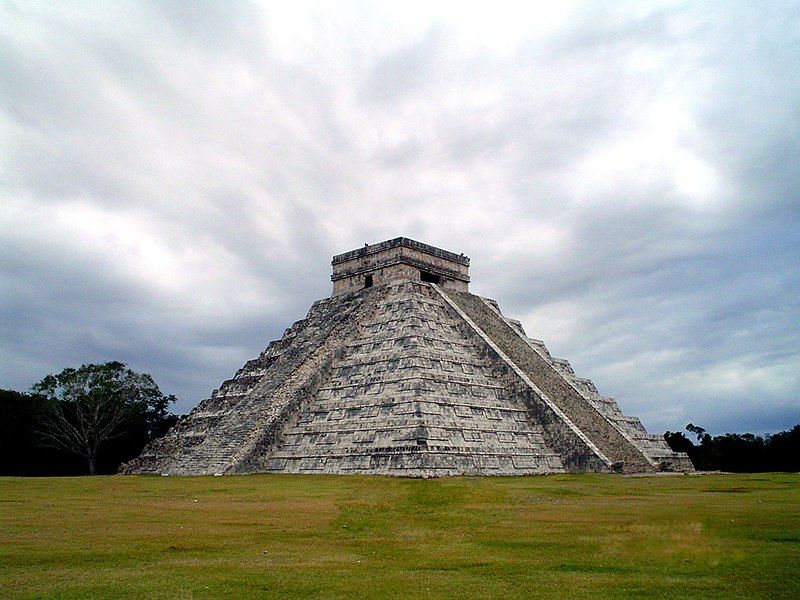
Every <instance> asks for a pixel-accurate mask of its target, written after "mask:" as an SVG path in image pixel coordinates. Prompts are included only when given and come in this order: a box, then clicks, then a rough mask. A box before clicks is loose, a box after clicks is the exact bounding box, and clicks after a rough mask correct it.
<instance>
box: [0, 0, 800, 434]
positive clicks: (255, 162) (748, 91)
mask: <svg viewBox="0 0 800 600" xmlns="http://www.w3.org/2000/svg"><path fill="white" fill-rule="evenodd" d="M798 31H800V10H798V7H797V6H796V5H793V4H787V5H781V6H778V5H770V6H769V7H766V8H763V7H755V6H753V5H751V4H748V3H724V4H722V3H719V4H717V3H711V4H708V3H705V4H699V5H698V4H695V3H683V2H647V3H642V2H635V3H615V4H613V5H612V4H602V3H601V4H598V3H583V2H569V3H552V2H548V3H545V2H537V3H530V2H526V3H521V2H508V3H499V4H498V3H493V4H492V5H485V4H480V3H473V4H470V3H467V4H464V3H457V4H456V3H436V4H434V5H431V4H430V3H423V2H411V3H400V4H398V3H361V2H342V3H336V4H324V5H318V4H314V3H303V4H298V3H295V4H291V5H290V4H285V3H282V4H278V3H271V2H269V3H260V4H247V3H239V4H229V3H213V2H208V3H192V4H186V3H180V2H176V3H163V2H154V3H144V2H137V3H130V4H119V3H115V4H102V3H100V4H97V3H77V4H71V3H59V4H57V5H56V4H52V3H30V2H26V3H24V4H23V3H17V2H6V3H4V4H1V5H0V123H2V125H0V203H2V204H0V258H2V260H3V264H2V267H0V282H2V285H3V292H4V294H3V300H2V302H1V303H0V318H2V319H3V321H4V331H8V332H9V333H8V335H7V336H6V338H5V339H4V340H3V343H2V344H0V385H4V386H9V387H18V388H24V387H27V386H28V385H29V384H30V383H32V382H33V381H35V380H36V379H38V378H39V377H41V376H43V375H44V374H45V373H46V372H50V371H56V370H58V369H60V368H62V367H64V366H67V365H69V364H75V363H79V362H84V361H88V360H102V359H110V358H118V359H122V360H128V361H131V362H132V363H135V365H136V366H137V367H138V368H141V369H144V370H149V371H152V372H153V373H154V374H155V375H156V377H157V379H158V380H159V381H160V382H161V383H162V385H163V386H164V387H165V388H166V389H167V390H168V391H170V392H176V393H178V394H179V395H180V396H182V398H183V399H182V404H181V405H180V408H181V409H184V410H185V409H187V408H189V407H190V406H191V405H192V404H193V403H194V402H196V401H198V400H199V399H201V398H202V397H203V396H205V395H207V394H208V393H209V392H210V390H211V388H213V387H214V385H217V384H218V383H219V382H221V381H222V380H223V379H224V378H226V377H228V376H229V375H230V374H231V373H232V372H233V371H234V370H235V369H236V368H238V366H240V364H239V363H241V362H243V360H244V359H246V358H247V357H249V356H253V355H255V354H256V353H257V352H259V351H260V350H261V348H262V347H263V346H265V345H266V343H267V341H268V339H269V338H270V337H274V336H276V335H279V333H280V331H281V330H282V329H283V328H284V327H286V326H288V325H289V324H290V323H291V321H292V320H293V319H296V318H299V317H302V316H303V314H304V313H305V310H306V309H307V308H308V306H309V305H310V303H311V301H312V300H314V299H316V298H317V297H321V296H324V295H326V294H327V293H328V290H329V281H328V269H329V265H328V261H329V258H330V255H331V254H334V253H337V252H341V251H344V250H347V249H350V248H352V247H357V246H360V245H361V244H363V243H364V242H375V241H379V240H381V239H386V238H389V237H394V236H397V235H407V236H410V237H416V238H418V239H422V240H424V241H427V242H430V243H434V244H437V245H441V246H444V247H447V248H449V249H452V250H455V251H456V252H465V253H467V254H469V255H471V256H472V258H473V263H472V265H473V268H472V273H473V288H474V289H475V291H477V292H479V293H482V294H486V295H491V296H494V297H496V298H497V299H498V300H500V302H501V305H502V306H503V307H504V309H505V311H506V313H508V314H510V315H511V316H517V317H522V318H523V320H524V321H525V323H526V325H527V328H528V330H529V332H530V333H531V335H533V336H535V337H542V338H544V339H545V341H546V342H547V343H548V345H549V346H550V347H551V348H552V349H553V350H554V351H555V352H556V353H557V354H563V355H566V357H567V358H570V359H571V360H572V361H573V363H574V364H575V365H576V367H577V368H579V370H580V373H581V374H583V375H586V376H590V377H594V378H595V379H597V382H598V385H600V387H601V392H604V393H617V395H618V396H620V399H621V401H622V402H623V406H624V407H625V408H626V409H628V410H629V412H632V413H634V414H636V413H637V412H641V416H642V417H643V418H644V420H645V423H646V424H647V425H648V426H649V427H650V429H652V430H654V431H659V430H661V429H665V428H672V429H676V428H679V427H682V426H683V424H684V423H682V421H683V420H684V418H686V417H688V418H689V420H692V421H694V422H700V423H701V424H703V425H704V426H706V427H708V428H709V429H712V430H713V429H714V427H735V428H738V429H747V428H756V427H762V428H767V427H783V426H789V425H791V424H793V423H791V422H790V421H791V420H792V419H794V418H796V416H797V413H798V399H797V398H794V397H793V396H792V389H796V378H793V375H792V371H791V369H792V365H795V364H796V360H797V356H798V355H797V348H798V344H797V342H798V333H797V325H796V323H797V322H800V308H799V307H798V303H797V297H798V295H797V289H798V278H797V275H796V263H797V260H798V258H800V257H798V248H799V247H800V239H798V234H797V231H798V227H797V223H798V216H799V215H798V210H797V206H798V205H797V198H798V190H799V189H800V177H798V174H797V170H796V165H795V164H794V163H795V161H794V160H793V157H794V156H796V155H797V153H798V150H799V149H800V121H798V117H797V112H796V107H797V104H798V100H800V97H799V96H800V92H798V90H800V80H799V79H800V78H799V77H798V75H797V74H795V73H794V72H793V71H792V70H791V69H788V68H787V67H786V65H788V64H792V62H793V60H794V49H796V46H797V43H798V33H797V32H798ZM776 357H777V358H776ZM711 381H713V382H715V383H714V384H710V383H709V382H711ZM793 386H794V388H793ZM762 388H763V389H766V390H767V391H768V393H767V394H766V395H765V396H764V397H765V398H768V400H765V403H762V404H758V402H755V401H754V400H753V397H754V396H756V395H758V393H759V389H762ZM723 406H724V410H725V418H722V417H721V416H720V413H721V411H720V407H723ZM754 406H757V407H759V408H758V410H756V409H754V408H753V407H754ZM759 410H760V412H758V411H759ZM676 420H677V421H676Z"/></svg>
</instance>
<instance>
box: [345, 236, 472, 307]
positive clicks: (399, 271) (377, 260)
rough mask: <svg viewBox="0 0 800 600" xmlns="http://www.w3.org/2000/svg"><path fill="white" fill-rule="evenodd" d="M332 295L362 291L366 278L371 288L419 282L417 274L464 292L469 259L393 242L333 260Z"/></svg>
mask: <svg viewBox="0 0 800 600" xmlns="http://www.w3.org/2000/svg"><path fill="white" fill-rule="evenodd" d="M332 265H333V274H332V275H331V280H332V281H333V295H334V296H337V295H339V294H346V293H352V292H356V291H358V290H360V289H363V288H364V287H365V277H366V276H368V275H369V276H371V277H372V279H373V284H374V285H381V284H385V283H390V282H395V281H401V280H406V281H420V272H421V271H426V272H429V273H431V274H434V275H437V276H439V277H441V281H440V285H441V286H442V287H445V288H448V289H454V290H458V291H463V292H466V291H468V289H469V288H468V286H469V258H467V257H466V256H463V255H460V256H459V255H456V254H453V253H452V252H447V251H446V250H442V249H440V248H436V247H434V246H428V245H427V244H422V243H420V242H416V241H414V240H409V239H407V238H396V239H394V240H388V241H387V242H382V243H380V244H374V245H372V246H365V247H364V248H360V249H358V250H353V251H351V252H346V253H344V254H340V255H337V256H334V257H333V261H332Z"/></svg>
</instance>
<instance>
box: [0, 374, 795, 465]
mask: <svg viewBox="0 0 800 600" xmlns="http://www.w3.org/2000/svg"><path fill="white" fill-rule="evenodd" d="M174 402H175V396H171V395H170V396H167V395H165V394H163V393H162V392H161V390H160V389H159V387H158V385H157V384H156V382H155V381H154V380H153V378H152V377H151V376H150V375H148V374H147V373H142V374H140V373H136V372H135V371H133V370H131V369H129V368H128V367H127V366H126V365H125V364H123V363H121V362H117V361H112V362H107V363H103V364H99V365H97V364H89V365H81V366H80V367H78V368H67V369H64V370H63V371H61V372H60V373H58V374H57V375H48V376H47V377H45V378H44V379H42V380H41V381H40V382H39V383H37V384H36V385H34V386H33V387H32V388H31V390H30V392H28V393H23V392H17V391H13V390H2V389H0V475H38V476H46V475H80V474H85V473H89V474H95V473H116V472H117V470H118V469H119V467H120V465H121V464H122V463H124V462H127V461H129V460H131V459H133V458H136V457H137V456H138V455H139V454H140V453H141V451H142V450H143V449H144V447H145V445H146V444H147V443H149V442H150V441H152V440H154V439H156V438H158V437H161V436H163V435H164V434H165V433H166V432H167V431H168V430H169V428H170V427H172V425H174V424H175V422H176V421H177V419H178V417H177V416H176V415H174V414H171V413H170V412H169V410H168V409H169V406H170V405H171V404H172V403H174ZM686 430H687V431H688V432H690V433H691V434H692V435H693V436H695V437H696V439H697V442H696V443H695V442H693V441H692V440H691V439H689V438H688V437H687V436H686V435H685V434H684V433H682V432H678V431H676V432H672V431H667V432H666V433H665V434H664V439H665V440H666V441H667V443H668V444H669V446H670V447H671V448H672V449H673V450H675V451H678V452H686V453H687V454H688V455H689V457H690V458H691V459H692V463H693V464H694V467H695V469H697V470H699V471H717V470H718V471H732V472H740V473H745V472H760V471H800V425H796V426H795V427H794V428H793V429H791V430H789V431H783V432H781V433H776V434H773V435H768V436H765V437H760V436H756V435H753V434H751V433H743V434H738V433H726V434H724V435H717V436H711V435H710V434H709V433H708V432H707V431H706V430H705V429H703V428H702V427H699V426H696V425H694V424H692V423H689V425H687V426H686Z"/></svg>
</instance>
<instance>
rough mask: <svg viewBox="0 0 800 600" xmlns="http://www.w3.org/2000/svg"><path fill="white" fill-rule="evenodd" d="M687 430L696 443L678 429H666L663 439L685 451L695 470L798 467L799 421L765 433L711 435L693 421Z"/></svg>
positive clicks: (799, 450)
mask: <svg viewBox="0 0 800 600" xmlns="http://www.w3.org/2000/svg"><path fill="white" fill-rule="evenodd" d="M686 430H687V431H688V432H690V433H691V434H692V435H693V436H694V437H696V439H697V443H695V442H693V441H692V440H691V439H689V438H688V437H687V436H686V435H685V434H684V433H681V432H680V431H667V432H666V433H665V434H664V439H665V440H666V441H667V444H669V446H670V448H672V449H673V450H675V451H677V452H686V453H687V454H688V455H689V458H691V459H692V464H693V465H694V468H695V469H697V470H698V471H728V472H734V473H760V472H766V471H792V472H797V471H800V425H795V426H794V427H793V428H792V429H790V430H789V431H781V432H780V433H775V434H772V435H767V436H764V437H761V436H757V435H753V434H752V433H725V434H723V435H716V436H711V435H710V434H709V433H708V432H707V431H706V430H705V429H703V428H702V427H700V426H698V425H694V424H693V423H689V424H688V425H687V426H686Z"/></svg>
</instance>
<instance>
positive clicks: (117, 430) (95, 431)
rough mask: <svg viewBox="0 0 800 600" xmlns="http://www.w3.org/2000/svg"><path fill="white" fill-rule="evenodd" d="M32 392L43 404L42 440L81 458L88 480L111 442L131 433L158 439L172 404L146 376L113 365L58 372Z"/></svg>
mask: <svg viewBox="0 0 800 600" xmlns="http://www.w3.org/2000/svg"><path fill="white" fill-rule="evenodd" d="M32 392H33V393H34V394H36V395H38V396H40V397H41V398H42V399H44V401H45V409H44V411H43V414H42V418H41V421H40V424H39V433H40V435H41V437H42V439H43V441H44V442H45V443H47V444H49V445H51V446H53V447H55V448H58V449H60V450H64V451H66V452H71V453H73V454H76V455H78V456H81V457H83V458H84V459H85V460H86V462H87V464H88V468H89V473H90V474H92V475H93V474H95V473H96V472H97V464H98V454H99V452H100V450H101V448H102V447H104V446H105V445H106V444H107V443H108V442H110V441H111V440H114V439H117V438H120V437H122V436H125V435H126V434H128V433H129V432H130V431H131V430H133V429H137V428H138V429H139V430H141V429H142V428H143V429H144V435H145V437H146V438H147V439H152V438H153V437H157V435H159V434H163V429H164V423H165V421H167V420H168V417H169V415H168V412H167V408H168V407H169V405H170V404H171V403H173V402H174V401H175V396H171V395H170V396H165V395H164V394H163V393H162V392H161V390H160V389H159V388H158V385H156V383H155V381H153V378H152V377H151V376H150V375H148V374H146V373H141V374H140V373H136V372H135V371H132V370H131V369H128V368H127V367H126V366H125V365H124V364H123V363H121V362H117V361H112V362H107V363H103V364H100V365H95V364H90V365H81V366H80V367H78V368H77V369H73V368H68V369H64V370H63V371H61V373H59V374H58V375H48V376H47V377H45V378H44V379H42V380H41V381H40V382H39V383H37V384H36V385H34V386H33V388H32Z"/></svg>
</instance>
